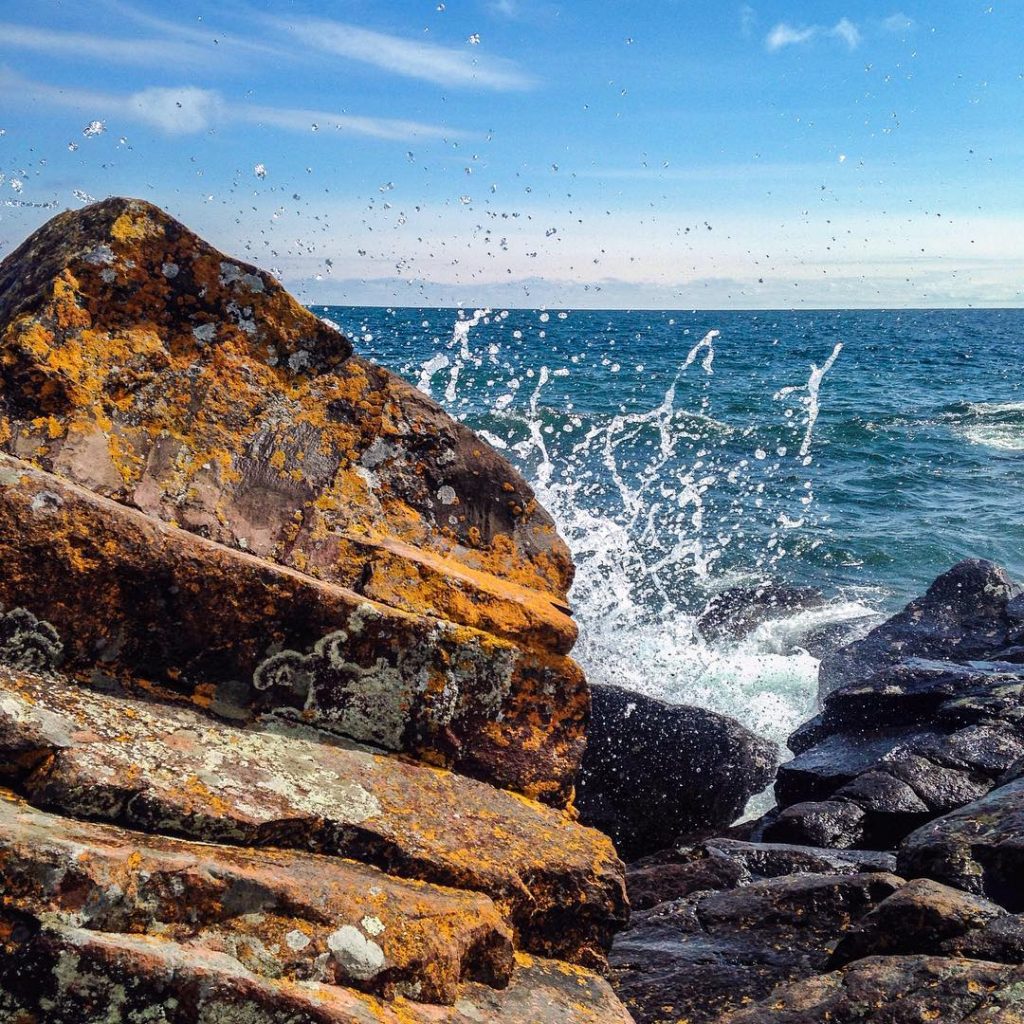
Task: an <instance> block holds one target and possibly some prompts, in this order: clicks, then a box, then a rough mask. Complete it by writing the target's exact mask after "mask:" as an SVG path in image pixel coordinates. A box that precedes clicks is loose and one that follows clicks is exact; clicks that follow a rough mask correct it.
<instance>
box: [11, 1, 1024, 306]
mask: <svg viewBox="0 0 1024 1024" xmlns="http://www.w3.org/2000/svg"><path fill="white" fill-rule="evenodd" d="M1022 97H1024V3H1021V2H1020V0H1002V2H999V0H992V2H988V3H985V2H974V0H945V2H943V3H941V4H935V3H929V4H924V3H914V4H911V3H903V2H902V0H900V2H893V3H879V2H846V3H830V2H819V3H814V4H810V3H806V2H795V0H790V2H785V0H778V2H776V0H772V2H764V3H758V2H751V3H749V4H745V3H744V4H732V3H728V2H726V3H711V2H686V0H648V2H647V3H645V4H633V3H628V2H624V0H619V2H614V3H613V2H606V0H565V2H560V0H445V2H444V3H441V2H439V0H429V2H421V0H403V2H400V3H398V2H385V0H376V2H370V0H335V2H320V3H313V2H277V3H273V4H270V3H263V4H253V3H237V2H235V0H221V2H219V3H217V4H209V3H195V2H192V0H180V2H176V3H157V2H149V3H145V2H142V0H131V2H129V0H90V2H89V3H58V2H56V0H31V2H26V0H8V2H7V3H5V4H4V5H3V8H2V12H0V129H2V130H3V132H4V134H3V136H2V137H0V172H2V173H3V174H4V176H5V177H4V180H3V181H2V182H0V204H2V205H0V254H2V253H5V252H7V251H9V250H10V248H12V247H13V246H14V245H16V244H17V243H18V242H19V241H20V240H21V239H22V238H23V237H24V236H25V235H26V234H27V233H28V232H29V231H31V230H32V229H33V228H35V227H36V226H38V224H40V223H42V221H43V220H45V219H46V218H47V217H48V216H51V215H52V213H53V212H55V210H56V209H62V208H65V207H68V206H72V207H73V206H77V205H81V204H82V203H84V202H87V201H88V199H89V198H90V197H96V198H98V197H102V196H105V195H109V194H130V195H138V196H141V197H144V198H147V199H150V200H152V201H154V202H156V203H158V204H160V205H162V206H164V207H166V208H167V209H169V210H170V211H171V212H172V213H174V214H175V215H177V216H179V217H181V218H182V219H184V220H185V221H186V222H187V223H188V224H189V225H190V226H192V227H193V228H195V229H197V230H199V231H200V232H201V233H202V234H204V235H205V236H206V237H208V238H210V239H211V240H212V241H214V242H215V243H216V244H218V245H219V246H221V247H222V248H224V249H226V250H228V251H231V252H233V253H236V254H239V255H245V256H248V258H250V259H251V260H253V261H254V262H256V263H258V264H260V265H261V266H264V267H266V268H267V269H271V270H273V271H274V272H276V273H277V274H278V275H279V276H280V277H282V279H283V280H284V281H285V282H286V283H287V284H288V285H289V286H290V287H292V288H293V289H294V290H295V291H296V292H297V293H298V294H299V295H300V296H301V297H302V298H303V299H305V300H306V301H308V302H338V303H373V304H377V303H381V304H392V303H398V304H403V305H421V304H423V305H433V304H455V303H459V302H461V303H465V304H466V305H480V304H484V303H486V304H490V305H499V304H500V305H519V306H539V305H565V306H583V305H588V306H606V307H613V306H655V307H667V308H690V307H704V308H744V307H747V308H764V307H782V308H788V307H792V306H825V307H846V306H946V305H953V306H959V305H1024V301H1022V298H1024V297H1022V290H1024V275H1022V273H1021V267H1022V264H1024V230H1022V229H1024V177H1022V175H1021V173H1020V165H1021V158H1022V155H1024V135H1022V123H1024V119H1022V114H1024V104H1022ZM90 125H91V126H92V127H90Z"/></svg>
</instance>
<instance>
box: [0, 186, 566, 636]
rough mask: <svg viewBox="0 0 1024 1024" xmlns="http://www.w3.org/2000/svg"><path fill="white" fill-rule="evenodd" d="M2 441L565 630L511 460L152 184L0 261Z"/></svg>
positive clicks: (87, 481) (269, 546)
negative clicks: (154, 201)
mask: <svg viewBox="0 0 1024 1024" xmlns="http://www.w3.org/2000/svg"><path fill="white" fill-rule="evenodd" d="M0 439H2V443H3V445H4V447H5V448H6V450H7V451H9V452H10V453H12V454H15V455H17V456H19V457H21V458H27V459H30V460H32V461H34V462H37V463H38V464H39V465H41V466H43V467H44V468H47V469H51V470H53V471H54V472H56V473H58V474H60V475H62V476H66V477H68V478H70V479H72V480H76V481H77V482H79V483H81V484H83V485H84V486H86V487H89V488H90V489H93V490H96V491H97V492H98V493H101V494H104V495H107V496H109V497H112V498H115V499H116V500H118V501H121V502H123V503H125V504H128V505H134V506H135V507H137V508H139V509H141V510H143V511H145V512H146V513H147V514H149V515H152V516H155V517H157V518H160V519H163V520H165V521H167V522H170V523H175V524H178V525H181V526H182V527H184V528H185V529H188V530H192V531H194V532H196V533H199V534H201V535H203V536H207V537H210V538H211V539H213V540H217V541H220V542H221V543H224V544H228V545H231V546H235V547H241V548H244V549H245V550H249V551H251V552H253V553H254V554H257V555H260V556H263V557H267V558H272V559H274V560H276V561H279V562H281V563H282V564H285V565H291V566H293V567H295V568H298V569H302V570H303V571H306V572H309V573H310V574H312V575H316V576H321V577H323V578H324V579H329V580H333V581H335V582H339V583H343V584H346V585H350V586H351V585H354V584H355V583H356V582H357V581H363V582H364V584H365V585H366V586H368V587H369V588H370V589H371V590H372V591H373V592H374V596H376V597H377V599H378V600H384V601H388V602H393V603H395V604H396V605H398V606H402V607H408V606H410V605H411V606H412V607H413V608H414V610H416V611H424V610H425V607H426V605H428V604H432V605H434V606H435V607H436V608H437V611H438V612H439V613H440V614H443V615H444V616H445V617H447V618H456V620H457V621H460V620H459V619H458V618H457V613H458V614H461V615H464V616H465V617H466V620H467V621H466V624H468V625H483V626H484V628H488V629H490V630H491V631H496V632H503V633H508V634H518V633H519V631H520V629H522V628H527V629H528V627H527V625H526V624H527V623H528V621H529V620H545V621H546V622H547V624H548V628H549V631H550V632H551V633H552V635H555V634H560V635H561V637H562V643H563V644H567V643H571V637H572V635H573V627H572V624H571V622H570V621H569V619H568V618H567V616H566V614H565V609H564V607H560V606H561V605H563V604H564V598H565V593H566V590H567V588H568V584H569V582H570V581H571V576H572V567H571V563H570V560H569V556H568V551H567V549H566V547H565V545H564V544H563V543H562V541H561V540H560V539H559V538H558V536H557V533H556V531H555V528H554V525H553V523H552V521H551V518H550V517H549V516H548V514H547V513H546V512H545V511H544V510H543V509H542V508H541V507H540V506H539V505H538V504H537V502H536V500H535V498H534V496H533V494H532V492H531V491H530V488H529V486H528V485H527V484H526V482H525V481H524V480H523V479H522V477H520V476H519V475H518V474H517V473H516V472H515V471H514V470H513V469H512V468H511V466H509V465H508V463H506V462H505V460H504V459H502V458H501V457H500V456H499V455H497V454H496V453H495V452H494V451H493V450H491V449H490V448H489V447H488V446H487V445H486V444H484V443H483V442H482V441H481V440H480V439H479V438H477V437H476V436H475V435H474V434H473V433H472V432H471V431H470V430H468V429H467V428H466V427H463V426H462V425H460V424H458V423H456V422H455V421H453V420H452V419H451V418H450V417H449V416H447V415H446V414H445V413H444V412H443V410H441V408H440V407H439V406H438V405H436V403H434V402H432V401H431V400H430V399H429V398H427V397H426V396H424V395H422V394H421V393H420V392H418V391H417V390H416V389H414V388H413V387H411V386H410V385H408V384H406V383H405V382H404V381H402V380H401V379H399V378H398V377H395V376H394V375H393V374H390V373H388V372H387V371H386V370H383V369H381V368H379V367H376V366H373V365H372V364H370V363H368V362H366V361H365V360H362V359H360V358H358V357H355V356H351V345H350V343H349V342H348V340H347V339H346V338H344V337H342V335H341V334H340V333H339V332H338V331H337V330H336V329H335V328H333V327H331V326H330V325H328V324H327V323H325V322H324V321H322V320H320V319H319V318H318V317H316V316H314V315H313V314H312V313H310V312H309V311H308V310H306V309H304V308H303V307H302V306H300V305H299V304H298V303H297V302H296V301H295V300H294V299H292V298H291V296H289V295H288V294H287V293H286V292H285V291H284V290H283V289H282V288H281V286H280V285H279V284H278V283H277V282H276V281H275V280H274V279H273V278H272V277H270V275H268V274H266V273H264V272H262V271H260V270H258V269H257V268H255V267H252V266H249V265H247V264H243V263H239V262H238V261H236V260H232V259H230V258H229V257H227V256H225V255H223V254H222V253H220V252H218V251H216V250H215V249H214V248H212V247H211V246H210V245H209V244H207V243H206V242H204V241H203V240H202V239H200V238H199V237H198V236H196V235H195V234H193V233H192V232H191V231H189V230H188V229H187V228H186V227H184V225H182V224H180V223H178V222H177V221H175V220H174V219H173V218H171V217H169V216H168V215H167V214H166V213H164V212H163V211H161V210H159V209H158V208H157V207H155V206H152V205H151V204H149V203H146V202H142V201H140V200H135V199H109V200H106V201H105V202H101V203H97V204H95V205H93V206H89V207H86V208H85V209H82V210H77V211H73V212H68V213H64V214H61V215H60V216H58V217H55V218H54V219H53V220H51V221H50V222H49V223H48V224H46V225H45V226H44V227H43V228H41V229H40V230H39V231H37V232H36V233H35V234H34V235H33V236H32V237H31V238H29V239H28V240H27V241H26V242H25V243H24V244H23V245H21V246H20V247H19V248H18V249H16V250H15V251H14V252H12V253H11V254H10V255H9V256H8V257H7V258H6V259H5V260H4V261H3V263H2V264H0ZM393 542H398V544H397V545H396V544H395V543H393ZM398 561H405V562H407V567H406V569H404V570H402V571H400V572H397V573H396V572H395V569H394V566H395V563H396V562H398ZM382 576H383V577H385V578H381V577H382ZM417 576H419V577H421V579H420V580H417ZM364 577H365V579H364ZM449 577H450V578H449ZM468 594H472V595H473V597H474V598H475V600H467V595H468ZM517 605H518V606H520V607H518V609H517V608H516V607H515V606H517ZM506 613H507V615H508V621H507V622H504V623H502V619H503V618H504V617H505V615H506ZM488 619H489V620H490V625H487V624H486V622H485V620H488ZM468 620H472V621H468ZM499 626H501V627H502V628H499Z"/></svg>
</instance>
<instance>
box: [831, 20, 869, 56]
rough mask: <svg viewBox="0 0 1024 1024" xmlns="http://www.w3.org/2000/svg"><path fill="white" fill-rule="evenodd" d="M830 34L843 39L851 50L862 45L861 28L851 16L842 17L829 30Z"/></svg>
mask: <svg viewBox="0 0 1024 1024" xmlns="http://www.w3.org/2000/svg"><path fill="white" fill-rule="evenodd" d="M829 35H830V36H835V37H836V38H837V39H842V41H843V42H844V43H846V45H847V46H848V47H849V48H850V49H851V50H856V49H857V47H858V46H860V41H861V34H860V29H859V28H857V26H856V25H854V23H853V22H852V21H850V19H849V18H840V19H839V20H838V21H837V22H836V23H835V25H833V26H832V28H831V29H830V30H829Z"/></svg>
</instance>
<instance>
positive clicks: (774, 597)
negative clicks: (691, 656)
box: [697, 582, 825, 640]
mask: <svg viewBox="0 0 1024 1024" xmlns="http://www.w3.org/2000/svg"><path fill="white" fill-rule="evenodd" d="M824 604H825V598H824V597H823V595H822V593H821V591H820V590H818V589H817V588H815V587H787V586H783V585H782V584H779V583H767V582H766V583H759V584H757V585H756V586H752V587H730V588H729V589H728V590H723V591H722V592H721V593H720V594H716V595H715V596H714V597H712V598H711V600H710V601H708V603H707V605H706V606H705V608H704V611H703V612H702V613H701V614H700V617H699V618H698V619H697V631H698V632H699V633H700V634H701V635H702V636H703V637H704V638H705V639H707V640H720V639H722V638H723V637H728V638H731V639H740V638H742V637H744V636H746V635H747V634H748V633H752V632H753V631H754V630H755V629H757V627H758V626H760V625H761V624H762V623H764V622H767V621H768V620H770V619H777V618H781V617H783V616H786V615H793V614H795V613H797V612H801V611H805V610H807V609H813V608H820V607H822V605H824Z"/></svg>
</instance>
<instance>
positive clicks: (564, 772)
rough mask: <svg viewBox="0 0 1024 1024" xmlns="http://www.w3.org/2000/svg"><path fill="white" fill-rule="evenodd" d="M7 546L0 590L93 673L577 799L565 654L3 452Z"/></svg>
mask: <svg viewBox="0 0 1024 1024" xmlns="http://www.w3.org/2000/svg"><path fill="white" fill-rule="evenodd" d="M42 493H47V494H50V495H51V496H52V497H53V498H54V500H53V501H52V502H50V503H48V504H42V505H41V504H40V503H39V502H38V497H39V495H40V494H42ZM0 560H2V563H3V565H4V572H3V573H2V574H0V600H2V601H4V602H6V603H7V604H23V605H25V606H26V607H29V608H30V609H31V610H32V611H33V612H34V613H35V614H36V615H38V616H39V618H41V619H45V620H46V621H47V622H49V623H51V624H52V625H53V626H54V627H56V629H57V630H58V632H59V633H60V635H61V637H62V638H63V640H64V655H65V661H64V667H65V670H66V671H69V672H74V673H75V674H77V675H78V676H79V677H80V678H84V679H95V678H97V677H99V678H101V679H103V678H110V679H119V680H120V681H121V682H122V683H124V684H126V685H131V683H132V681H133V680H135V679H137V678H139V677H142V678H144V679H147V680H152V681H153V682H158V683H162V684H163V685H164V686H165V687H166V688H167V690H168V692H173V691H177V692H184V693H186V694H187V695H189V696H190V697H191V698H192V699H193V701H194V702H195V703H196V704H198V705H199V706H202V707H204V708H207V709H209V710H211V711H214V712H217V713H219V714H222V715H225V716H227V717H230V718H242V719H245V718H251V717H253V716H254V715H279V716H280V715H288V716H291V717H292V718H295V719H297V720H299V721H303V722H307V723H309V724H311V725H317V726H319V727H321V728H323V729H327V730H330V731H333V732H337V733H340V734H343V735H346V736H349V737H351V738H353V739H356V740H359V741H362V742H367V743H372V744H374V745H376V746H379V747H383V748H385V749H390V750H401V751H406V752H409V753H412V754H417V755H420V756H422V757H424V758H426V759H427V760H430V761H432V762H434V763H437V764H443V765H451V766H453V767H457V768H459V770H461V771H463V772H466V773H468V774H473V775H476V776H479V777H483V778H486V779H488V780H489V781H493V782H496V783H497V784H499V785H504V786H508V787H510V788H514V789H519V790H521V791H524V792H527V793H529V794H531V795H534V796H537V797H539V798H542V799H546V800H549V801H550V802H552V803H564V802H565V800H566V799H567V798H568V795H569V792H570V790H571V784H572V779H573V776H574V774H575V771H576V766H577V764H578V760H579V757H580V752H581V749H582V747H583V742H584V741H583V727H584V723H585V721H586V716H587V710H588V693H587V686H586V681H585V679H584V678H583V674H582V672H581V671H580V669H579V667H578V666H577V665H576V664H575V663H574V662H572V661H570V660H569V659H568V658H565V657H563V656H561V655H557V654H550V653H547V652H544V651H532V650H525V649H523V648H521V647H519V646H517V645H516V644H513V643H511V642H510V641H508V640H505V639H502V638H500V637H496V636H494V635H492V634H488V633H483V632H480V631H479V630H475V629H470V628H469V627H465V626H457V625H455V624H453V623H451V622H445V621H442V620H438V619H435V618H432V617H430V616H427V615H412V614H410V613H407V612H402V611H397V610H395V609H393V608H391V607H389V606H387V605H383V604H379V603H377V602H373V601H369V600H367V599H366V598H365V597H363V596H361V595H359V594H356V593H355V592H353V591H351V590H348V589H346V588H344V587H340V586H337V585H335V584H332V583H327V582H324V581H322V580H317V579H314V578H313V577H311V576H307V575H305V574H302V573H299V572H296V571H295V570H293V569H289V568H286V567H283V566H278V565H276V564H274V563H272V562H267V561H265V560H262V559H257V558H255V557H253V556H252V555H249V554H246V553H245V552H242V551H236V550H234V549H232V548H229V547H225V546H224V545H222V544H216V543H214V542H212V541H209V540H206V539H204V538H202V537H199V536H196V535H195V534H192V533H189V532H187V531H185V530H180V529H177V528H176V527H173V526H168V525H167V524H165V523H162V522H160V521H159V520H157V519H154V518H152V517H150V516H147V515H143V514H142V513H141V512H138V511H136V510H133V509H128V508H125V507H123V506H121V505H118V504H116V503H115V502H112V501H109V500H108V499H106V498H101V497H99V496H97V495H96V494H94V493H92V492H91V491H87V490H85V489H83V488H81V487H77V486H75V485H74V484H70V483H68V482H67V481H65V480H62V479H60V478H59V477H55V476H53V475H51V474H49V473H43V472H41V471H40V470H37V469H33V468H32V467H31V466H29V465H28V464H27V463H24V462H19V461H17V460H14V459H11V458H9V457H8V456H3V455H0ZM318 652H319V653H318ZM314 655H315V659H314ZM314 660H315V664H313V663H311V662H313V661H314Z"/></svg>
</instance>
